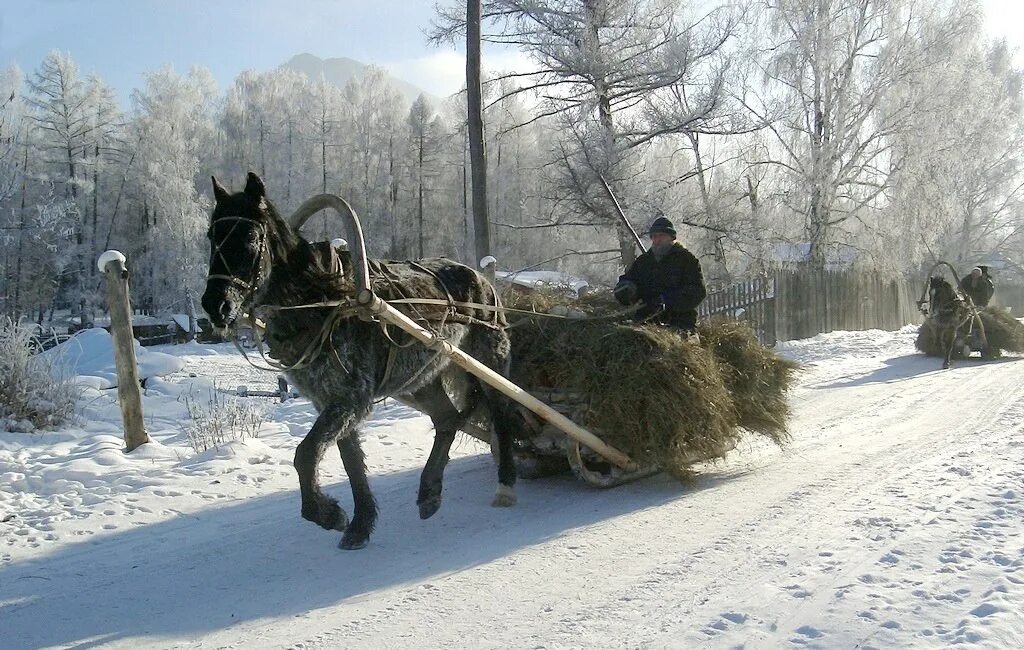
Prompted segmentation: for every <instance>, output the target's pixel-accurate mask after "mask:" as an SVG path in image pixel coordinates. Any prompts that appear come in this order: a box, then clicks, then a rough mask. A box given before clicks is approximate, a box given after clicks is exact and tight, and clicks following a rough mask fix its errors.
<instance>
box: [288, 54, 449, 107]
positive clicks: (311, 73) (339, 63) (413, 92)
mask: <svg viewBox="0 0 1024 650" xmlns="http://www.w3.org/2000/svg"><path fill="white" fill-rule="evenodd" d="M281 67H282V68H285V69H287V70H295V71H296V72H301V73H302V74H304V75H306V76H307V77H309V78H310V79H319V78H320V75H321V74H323V76H324V79H326V80H327V81H329V82H330V83H332V84H334V85H336V86H339V87H342V88H343V87H344V86H345V84H346V83H348V81H349V79H352V78H356V79H361V78H362V77H364V76H366V73H367V71H368V70H369V68H370V66H368V65H366V64H365V63H360V62H359V61H356V60H355V59H349V58H345V57H341V58H338V59H321V58H320V57H318V56H314V55H312V54H307V53H303V54H298V55H296V56H293V57H292V58H291V59H289V60H288V61H287V62H286V63H285V64H283V65H282V66H281ZM388 79H390V81H391V83H392V85H393V86H394V87H395V90H397V91H398V92H400V93H402V97H403V98H405V100H406V101H407V102H408V103H409V104H410V105H411V104H412V103H413V101H414V100H415V99H416V98H417V97H418V96H419V95H420V94H421V93H422V94H424V95H426V96H427V99H429V100H430V103H431V104H433V105H434V106H435V107H437V106H439V105H440V104H441V101H442V100H441V98H439V97H437V96H436V95H432V94H430V93H428V92H427V91H425V90H423V89H422V88H418V87H416V86H414V85H412V84H411V83H409V82H408V81H403V80H401V79H397V78H395V77H392V76H390V75H388Z"/></svg>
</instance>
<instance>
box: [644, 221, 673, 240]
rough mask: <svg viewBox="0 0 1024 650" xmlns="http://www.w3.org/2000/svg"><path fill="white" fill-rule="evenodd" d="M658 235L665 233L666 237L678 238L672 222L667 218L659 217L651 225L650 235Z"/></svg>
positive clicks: (648, 232)
mask: <svg viewBox="0 0 1024 650" xmlns="http://www.w3.org/2000/svg"><path fill="white" fill-rule="evenodd" d="M658 233H664V234H666V235H672V236H673V237H675V236H676V229H675V228H674V227H673V226H672V222H671V221H669V220H668V219H667V218H666V217H658V218H657V219H655V220H654V223H652V224H651V228H650V230H648V231H647V234H648V235H655V234H658Z"/></svg>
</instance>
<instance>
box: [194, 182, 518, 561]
mask: <svg viewBox="0 0 1024 650" xmlns="http://www.w3.org/2000/svg"><path fill="white" fill-rule="evenodd" d="M213 191H214V196H215V198H216V206H215V207H214V210H213V215H212V219H211V222H210V230H209V233H208V237H209V239H210V244H211V255H210V271H209V276H208V278H207V283H206V291H205V293H204V294H203V308H204V309H205V310H206V312H207V313H208V314H209V315H210V320H211V321H212V323H213V324H214V325H215V326H217V327H226V326H230V325H231V324H232V323H233V322H234V321H235V320H236V319H238V318H239V317H240V315H241V314H242V313H244V312H248V313H249V314H256V313H257V312H259V313H260V314H261V317H262V318H263V319H264V321H265V325H266V336H267V344H268V348H269V354H270V356H271V357H273V358H274V359H276V360H277V361H278V362H280V363H281V364H283V365H284V366H285V368H284V369H285V374H286V375H287V376H288V378H289V380H290V381H291V382H292V383H294V384H295V385H296V386H297V387H298V389H299V391H300V392H301V394H302V395H303V396H305V397H307V398H309V400H310V401H311V402H312V403H313V405H314V406H315V407H316V410H317V412H318V413H319V416H318V417H317V419H316V422H315V423H314V424H313V428H312V429H310V431H309V433H308V434H306V437H305V438H304V439H303V440H302V442H301V443H300V444H299V446H298V449H296V451H295V469H296V470H297V471H298V474H299V488H300V490H301V493H302V516H303V517H304V518H305V519H308V520H310V521H313V522H315V523H317V524H319V525H320V526H322V527H323V528H326V529H329V530H330V529H337V530H344V535H343V536H342V539H341V544H340V545H341V547H342V548H345V549H356V548H362V547H363V546H365V545H366V543H367V541H368V540H369V537H370V534H371V533H372V532H373V528H374V525H375V524H376V520H377V504H376V501H375V500H374V497H373V494H372V493H371V491H370V486H369V482H368V481H367V476H366V463H365V456H364V454H363V449H362V446H361V444H360V440H359V435H358V432H357V427H358V426H359V424H360V423H361V422H362V421H363V420H364V419H365V418H366V417H367V416H368V415H369V414H370V411H371V409H372V406H373V404H374V402H375V401H377V400H380V399H382V398H383V397H385V396H395V397H397V398H398V399H400V400H402V401H404V402H406V403H408V404H410V405H412V406H414V407H415V408H417V409H419V410H420V411H422V412H424V413H426V414H427V415H429V416H430V419H431V421H432V422H433V424H434V430H435V437H434V445H433V448H432V449H431V451H430V456H429V458H428V460H427V463H426V466H425V467H424V469H423V474H422V477H421V479H420V487H419V494H418V497H417V503H418V504H419V511H420V517H421V518H423V519H426V518H427V517H430V516H431V515H433V514H434V513H435V512H437V510H438V508H439V507H440V506H441V490H442V478H443V473H444V468H445V465H446V464H447V462H448V453H449V450H450V448H451V445H452V442H453V440H454V438H455V433H456V430H457V429H459V428H460V427H461V426H463V425H464V424H465V421H466V419H467V418H468V417H469V416H470V414H471V413H473V412H474V411H475V410H477V408H478V407H479V409H480V411H481V412H483V410H484V409H486V410H488V411H489V412H490V414H491V418H492V421H493V425H494V430H495V437H496V441H497V444H496V445H495V446H496V448H497V457H498V482H499V484H498V489H497V494H496V496H495V500H494V504H493V505H496V506H510V505H513V504H514V503H515V494H514V493H513V491H512V486H513V485H514V484H515V478H516V472H515V466H514V463H513V460H512V436H513V432H514V428H515V427H516V424H517V422H518V420H516V414H515V410H514V408H513V405H512V404H511V403H510V402H509V401H508V400H507V399H506V398H504V397H502V396H499V395H498V394H497V393H496V391H494V389H492V388H490V387H489V386H486V385H483V384H482V383H480V382H479V381H478V380H477V379H476V378H474V377H472V376H470V375H468V374H467V373H466V372H465V371H463V370H462V369H461V368H458V367H457V366H456V365H455V364H453V363H451V362H450V361H449V360H448V358H447V357H445V356H442V355H440V354H438V353H435V352H433V351H431V350H429V349H427V348H426V347H424V346H422V345H419V344H416V343H412V342H410V341H398V340H396V337H397V338H399V339H401V335H400V334H399V333H396V332H394V331H389V330H388V329H387V328H386V327H385V326H384V325H383V324H382V323H379V322H374V321H373V320H372V319H369V318H365V317H364V318H359V317H357V316H356V312H355V310H349V311H346V308H345V305H344V304H342V305H338V304H336V303H346V301H347V299H350V298H353V297H354V296H355V294H356V292H357V291H358V289H359V287H358V284H359V283H358V282H355V281H354V277H362V278H368V279H369V281H370V283H371V287H372V289H373V290H374V291H375V292H376V293H377V294H378V295H379V296H380V297H382V298H385V299H397V298H410V297H411V298H428V299H434V300H435V301H437V302H435V304H438V303H439V302H440V301H444V302H440V304H444V307H437V306H434V307H432V309H433V313H426V312H427V311H428V310H429V309H431V308H429V307H422V308H416V307H413V312H412V313H411V315H412V316H414V317H417V318H418V319H419V320H420V321H421V322H420V324H421V325H424V324H426V326H430V327H432V328H433V329H434V330H435V331H436V332H437V333H438V334H439V335H440V336H441V337H443V338H444V339H445V340H447V341H448V342H450V343H451V344H452V345H454V346H457V347H459V348H461V349H463V350H465V351H466V352H467V353H469V354H471V355H472V356H474V357H475V358H476V359H477V360H479V361H480V362H482V363H484V364H485V365H487V366H489V367H490V368H492V369H493V370H496V371H497V372H500V373H502V374H506V375H507V371H508V361H509V350H510V344H509V339H508V335H507V333H506V332H505V330H504V320H503V318H502V317H501V316H499V315H498V314H497V312H496V311H494V310H490V311H488V310H483V309H473V308H472V306H466V304H467V303H476V304H477V305H481V304H482V305H496V304H497V297H496V296H495V293H494V288H493V287H492V286H491V284H490V283H489V282H487V280H485V279H484V278H483V277H482V276H480V275H479V274H478V273H476V272H475V271H474V270H473V269H471V268H469V267H466V266H463V265H461V264H457V263H455V262H452V261H450V260H445V259H430V260H420V261H418V262H380V261H369V262H367V261H366V260H365V253H364V251H363V248H362V246H363V244H362V232H361V229H360V228H359V223H358V219H357V218H356V216H355V213H354V212H352V211H351V208H349V207H348V205H347V204H345V203H344V201H341V200H340V199H337V197H329V198H332V199H334V201H335V203H334V204H332V205H334V206H335V207H336V208H337V205H339V204H340V205H342V206H343V208H344V209H342V208H338V209H339V214H340V215H341V217H342V218H343V219H344V220H346V222H347V226H348V229H349V233H350V236H351V235H352V234H355V235H356V241H357V244H358V245H357V246H356V247H354V248H353V251H352V253H351V254H350V253H342V254H341V255H340V256H339V254H338V253H337V252H336V251H335V250H334V249H333V247H331V246H330V245H328V244H326V243H318V244H311V243H309V242H307V241H305V240H304V239H303V238H302V237H301V236H300V235H299V234H298V228H299V226H301V224H302V222H303V221H305V219H306V218H308V216H309V215H310V214H312V212H315V211H316V210H317V209H319V208H312V209H307V207H306V206H307V205H308V204H310V203H312V202H313V201H314V200H311V201H308V202H307V204H304V206H303V207H302V208H300V209H299V212H297V213H296V214H295V215H293V216H292V218H291V219H290V220H289V221H288V222H286V221H285V220H284V219H282V218H281V216H280V215H279V214H278V213H277V211H276V210H275V208H274V206H273V205H272V204H271V203H270V201H268V200H267V197H266V191H265V189H264V186H263V182H262V181H261V180H260V178H259V177H258V176H256V175H255V174H253V173H250V174H249V176H248V180H247V183H246V186H245V190H244V191H243V192H239V193H237V194H231V193H229V192H228V191H227V190H225V189H224V187H222V186H221V185H220V183H218V182H217V179H216V178H214V179H213ZM324 196H325V195H321V197H316V198H323V197H324ZM320 207H323V206H322V205H321V206H320ZM300 213H301V214H300ZM350 241H352V240H351V239H350ZM367 267H368V269H369V270H368V271H367ZM360 270H362V275H361V276H360V275H358V274H359V271H360ZM365 281H366V280H365V279H364V282H365ZM363 288H365V287H363ZM438 299H440V301H439V300H438ZM446 302H459V303H463V304H462V305H460V306H459V307H458V309H453V308H451V307H450V306H449V305H448V304H445V303H446ZM315 303H332V304H330V305H328V306H316V307H308V306H309V305H313V304H315ZM399 343H401V345H399ZM332 443H337V445H338V448H339V450H340V451H341V459H342V462H343V463H344V466H345V472H346V473H347V474H348V477H349V484H350V486H351V488H352V497H353V501H354V509H353V515H352V520H351V522H347V516H346V514H345V511H344V510H343V509H342V508H341V506H340V505H339V504H338V502H337V501H336V500H335V499H333V498H331V497H329V496H327V495H326V494H324V493H323V492H322V491H321V489H320V485H319V482H318V477H317V466H318V465H319V464H320V461H321V459H322V458H323V455H324V453H325V452H326V451H327V448H328V447H329V446H330V445H331V444H332ZM346 524H347V525H346Z"/></svg>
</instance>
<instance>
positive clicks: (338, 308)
mask: <svg viewBox="0 0 1024 650" xmlns="http://www.w3.org/2000/svg"><path fill="white" fill-rule="evenodd" d="M223 221H231V222H233V223H232V225H231V228H230V229H229V230H228V232H227V233H225V235H224V236H223V237H221V238H219V239H218V240H214V237H213V236H212V233H213V227H214V226H215V225H216V224H217V223H221V222H223ZM240 222H249V223H251V224H254V226H255V230H256V232H257V233H258V238H259V241H258V246H257V253H256V257H255V260H254V262H253V269H252V271H251V273H250V275H249V277H247V278H242V277H239V276H237V275H233V274H232V273H231V264H230V263H229V262H228V259H227V257H226V256H225V255H224V253H223V251H222V248H223V247H224V245H225V243H226V242H227V241H228V239H229V238H230V237H231V236H232V234H233V233H234V232H235V229H236V228H238V225H239V223H240ZM210 239H211V242H212V254H213V257H214V258H215V259H219V260H220V262H221V264H222V265H223V267H224V270H225V273H211V274H209V275H208V276H207V279H208V280H223V281H225V282H227V283H228V284H229V285H230V286H236V287H238V288H240V289H241V292H242V297H241V302H240V308H241V309H243V310H245V314H244V318H245V320H246V321H247V322H248V324H249V326H250V327H251V329H252V331H253V333H254V338H255V344H256V349H257V351H258V352H259V356H260V357H261V358H262V360H263V362H264V364H266V365H262V366H261V365H259V364H258V363H257V362H255V361H253V360H252V359H251V358H250V357H249V354H248V352H247V351H246V350H245V348H244V347H243V346H242V344H241V341H239V338H238V336H237V329H235V328H232V329H231V339H232V342H233V343H234V345H235V347H236V348H237V349H238V350H239V352H241V353H242V356H243V357H244V358H245V360H246V361H247V362H248V363H249V364H250V365H251V366H252V367H254V368H256V369H259V370H265V371H270V372H289V371H293V370H300V369H302V368H305V367H308V366H309V365H310V364H312V363H313V362H314V360H315V359H316V358H317V356H318V355H319V354H320V353H321V352H322V351H323V350H324V348H325V347H326V348H328V349H330V350H331V353H332V356H333V359H334V362H335V363H336V364H337V365H338V367H339V368H340V369H341V370H342V371H344V372H345V373H346V374H349V375H351V374H352V371H351V369H349V368H348V367H347V366H346V365H345V363H344V362H343V361H342V359H341V357H340V356H339V355H338V351H337V349H335V347H334V346H333V345H330V341H331V339H332V337H333V335H334V332H335V331H336V330H337V328H338V326H339V325H340V324H341V323H342V322H343V321H345V320H347V319H349V318H352V317H359V318H363V319H369V318H370V317H368V316H367V315H366V314H365V312H364V309H363V308H362V307H361V306H359V305H357V304H356V302H355V297H354V296H351V297H350V296H346V297H344V298H342V299H339V300H325V301H318V302H312V303H306V304H302V305H269V304H262V305H257V304H254V303H255V302H256V295H257V293H258V292H259V290H260V288H261V287H262V285H263V283H264V281H265V279H266V276H267V269H268V268H270V267H271V266H272V264H273V260H272V259H270V257H271V250H270V246H269V242H268V233H267V227H266V225H265V224H264V223H263V222H262V221H259V220H257V219H253V218H251V217H243V216H234V215H232V216H224V217H220V218H219V219H217V221H216V223H215V224H214V225H211V237H210ZM331 260H332V262H331V266H332V269H331V270H332V272H334V273H339V274H340V273H343V272H344V270H343V268H342V264H341V261H340V259H339V258H338V257H337V256H336V255H334V254H333V253H332V255H331ZM408 264H409V266H410V267H412V268H414V269H415V270H417V271H419V272H421V273H424V274H426V275H429V276H431V277H432V278H433V279H434V281H435V282H436V283H437V286H438V287H439V288H440V290H441V291H443V292H444V295H445V297H444V298H415V297H410V296H408V295H407V294H406V292H405V291H404V290H403V288H402V286H401V285H400V284H399V283H398V282H397V278H396V277H395V276H394V274H393V273H392V272H390V270H389V269H388V268H387V266H386V265H385V264H383V263H379V262H378V263H374V262H372V261H371V262H370V271H371V272H372V276H371V277H372V278H373V279H375V280H378V282H380V283H382V284H384V285H385V286H386V288H387V291H386V293H388V294H391V295H394V296H399V297H397V298H393V299H388V300H387V302H388V303H389V304H391V305H404V306H406V307H407V309H408V311H409V312H410V313H409V314H408V315H409V316H410V318H412V319H413V320H415V321H417V322H418V323H420V324H421V325H422V326H423V327H424V328H426V329H428V330H429V331H430V332H431V334H433V335H434V336H435V337H437V338H439V339H442V340H444V339H445V337H444V336H443V335H442V334H441V331H442V330H443V328H444V327H445V326H446V325H447V324H449V323H451V322H458V323H463V324H466V325H477V326H482V327H487V328H490V329H495V330H503V329H506V328H512V327H516V326H517V325H519V324H521V323H524V322H527V321H528V320H529V319H534V318H553V319H559V320H581V319H578V318H573V317H571V316H563V315H559V314H546V313H541V312H538V311H535V310H526V309H514V308H510V307H505V306H503V305H502V304H501V300H500V298H499V297H498V294H497V292H496V291H494V289H493V288H492V293H493V296H494V301H495V302H494V304H493V305H491V304H484V303H479V302H473V301H460V300H456V299H455V297H454V296H453V295H452V293H451V290H450V289H449V287H448V285H447V284H446V283H445V281H444V280H443V279H442V278H441V277H440V276H439V275H438V274H437V273H436V272H435V271H433V270H431V269H429V268H427V267H425V266H423V265H422V264H420V263H418V262H415V261H410V262H408ZM421 307H443V308H444V309H441V310H437V309H435V310H431V312H433V313H429V314H428V313H424V311H423V310H421V309H420V308H421ZM639 307H640V305H639V304H636V305H631V306H629V307H626V308H625V309H621V310H617V311H615V312H612V313H610V314H606V315H604V316H598V317H590V318H588V319H587V320H611V319H618V318H620V317H622V316H624V315H627V314H630V313H633V312H635V311H636V310H637V309H638V308H639ZM302 309H327V310H328V312H327V315H326V317H324V318H323V322H322V323H321V324H320V327H319V328H318V329H317V331H316V332H315V333H314V334H313V336H311V337H310V339H309V342H308V343H307V344H306V345H305V346H304V347H303V348H302V350H301V352H300V353H299V354H298V356H297V357H296V358H295V360H294V361H292V362H290V363H282V362H280V361H277V360H275V359H273V358H270V357H269V356H268V351H267V350H266V349H265V348H264V345H263V337H262V335H261V334H260V332H261V330H264V329H265V326H264V323H263V322H262V321H261V320H260V319H259V318H258V316H257V313H258V312H268V313H269V314H270V315H269V317H268V318H272V317H273V314H279V313H284V312H291V311H297V310H302ZM460 309H461V310H463V311H460ZM465 310H477V311H481V312H485V313H490V314H492V317H491V318H490V319H488V320H483V319H481V318H477V317H476V316H473V315H472V314H469V313H466V311H465ZM504 314H521V315H523V316H525V317H526V318H524V319H522V320H520V321H518V322H516V323H513V324H511V325H506V324H505V323H504V321H503V320H502V316H503V315H504ZM372 320H373V322H376V323H377V324H378V325H379V326H380V328H381V334H382V336H383V337H384V339H385V340H386V341H387V342H388V343H389V346H388V355H387V359H386V360H385V364H384V373H383V375H382V377H381V379H380V381H379V382H378V385H377V389H378V391H380V390H381V389H382V388H383V387H384V386H386V385H387V383H388V382H389V381H390V380H391V378H392V376H393V371H394V362H395V355H396V350H398V349H403V348H408V347H410V346H412V345H414V344H415V342H414V341H412V340H410V341H407V342H405V343H400V342H398V341H397V340H395V338H394V337H393V336H392V334H391V332H390V330H389V329H388V324H387V323H386V322H384V321H382V320H379V319H376V318H373V319H372ZM441 354H442V352H441V351H440V350H438V351H437V352H435V354H434V355H433V356H432V357H431V358H430V359H429V360H428V361H426V362H425V363H424V364H423V366H422V367H421V368H420V369H419V370H417V371H416V372H414V373H412V374H411V375H410V377H409V379H408V380H407V381H405V382H403V384H402V385H401V386H400V387H399V388H398V389H397V390H393V391H389V393H392V394H396V393H401V392H403V391H404V389H405V388H407V387H408V386H409V385H411V384H412V383H413V382H415V381H416V379H417V378H419V377H420V376H421V375H422V374H423V373H424V372H425V371H426V370H427V368H429V367H430V365H431V364H433V363H434V362H435V361H436V360H437V358H438V357H439V356H440V355H441ZM381 399H383V398H381Z"/></svg>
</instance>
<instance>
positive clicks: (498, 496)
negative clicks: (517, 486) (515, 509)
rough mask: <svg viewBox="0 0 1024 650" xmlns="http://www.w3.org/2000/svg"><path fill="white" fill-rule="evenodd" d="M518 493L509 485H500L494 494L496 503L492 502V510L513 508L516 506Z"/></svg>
mask: <svg viewBox="0 0 1024 650" xmlns="http://www.w3.org/2000/svg"><path fill="white" fill-rule="evenodd" d="M516 501H517V499H516V493H515V492H513V491H512V488H510V487H509V486H507V485H501V484H500V483H499V484H498V489H497V490H496V491H495V492H494V501H491V507H492V508H511V507H512V506H514V505H515V504H516Z"/></svg>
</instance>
